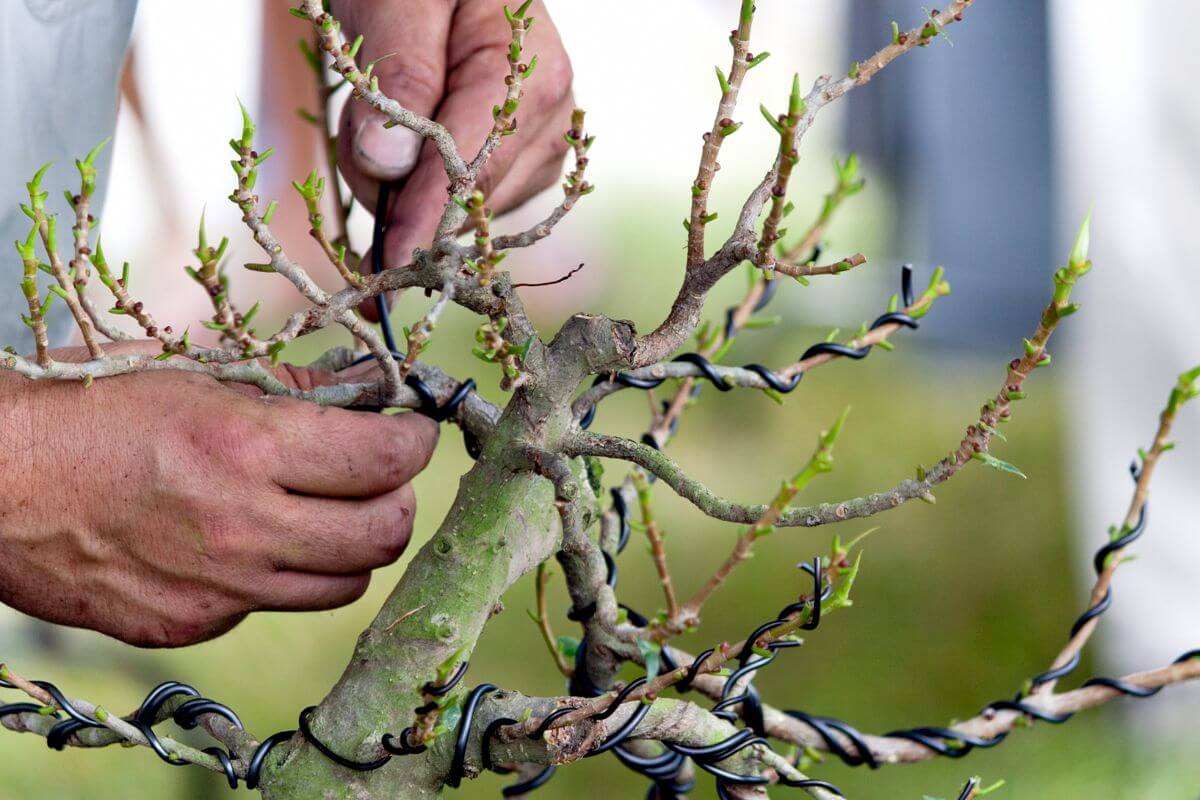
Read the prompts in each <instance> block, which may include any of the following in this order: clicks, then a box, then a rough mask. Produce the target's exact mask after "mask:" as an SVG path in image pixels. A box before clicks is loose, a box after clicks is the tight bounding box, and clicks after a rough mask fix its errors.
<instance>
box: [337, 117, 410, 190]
mask: <svg viewBox="0 0 1200 800" xmlns="http://www.w3.org/2000/svg"><path fill="white" fill-rule="evenodd" d="M384 119H385V118H384V117H383V115H381V114H379V113H378V112H376V111H372V112H371V113H370V114H367V115H365V116H364V117H363V118H362V119H361V120H360V121H359V122H358V129H357V130H356V131H355V133H354V148H353V150H352V155H353V157H354V161H355V164H357V166H358V168H359V169H360V170H361V171H362V172H363V174H365V175H368V176H370V177H372V178H374V179H375V180H377V181H395V180H399V179H400V178H403V177H405V176H407V175H408V174H409V173H411V172H412V171H413V169H414V168H415V167H416V166H417V161H418V160H419V159H420V157H421V145H422V139H421V136H420V134H418V133H416V132H415V131H412V130H409V129H408V128H403V127H395V128H385V127H384V126H383V123H384Z"/></svg>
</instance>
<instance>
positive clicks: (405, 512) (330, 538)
mask: <svg viewBox="0 0 1200 800" xmlns="http://www.w3.org/2000/svg"><path fill="white" fill-rule="evenodd" d="M274 505H275V508H274V511H273V513H272V515H271V516H272V519H270V520H264V521H263V524H264V526H265V528H264V533H265V536H264V541H265V543H266V547H267V549H268V550H269V553H268V560H269V563H270V564H271V565H272V566H273V567H274V568H275V569H277V570H280V571H294V572H312V573H319V574H324V575H352V574H355V573H360V572H369V571H370V570H373V569H378V568H379V567H385V566H387V565H388V564H391V563H392V562H394V561H395V560H396V559H397V558H399V557H400V555H401V554H402V553H403V552H404V549H405V548H406V547H407V546H408V541H409V539H410V538H412V530H413V518H414V516H415V515H416V509H417V501H416V496H415V495H414V493H413V489H412V486H409V485H406V486H403V487H401V488H399V489H396V490H394V491H392V492H389V493H388V494H386V495H382V496H380V497H374V498H371V499H369V500H335V499H329V498H316V497H304V496H300V495H293V496H289V497H286V498H281V502H280V503H278V504H274Z"/></svg>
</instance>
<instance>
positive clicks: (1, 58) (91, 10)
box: [0, 0, 137, 353]
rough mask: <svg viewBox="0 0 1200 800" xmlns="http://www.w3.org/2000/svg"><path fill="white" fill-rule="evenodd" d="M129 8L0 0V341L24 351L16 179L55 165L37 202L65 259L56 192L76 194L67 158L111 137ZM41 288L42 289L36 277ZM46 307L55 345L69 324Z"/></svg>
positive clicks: (65, 225) (66, 215) (97, 203)
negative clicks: (1, 119) (52, 223)
mask: <svg viewBox="0 0 1200 800" xmlns="http://www.w3.org/2000/svg"><path fill="white" fill-rule="evenodd" d="M136 8H137V2H136V0H3V2H0V108H3V109H4V116H5V118H6V121H7V122H6V124H5V125H4V128H3V134H2V137H3V138H2V142H0V264H2V265H3V267H2V268H0V346H4V345H12V346H13V347H15V348H16V349H17V350H18V352H23V353H27V352H30V351H31V350H32V349H33V338H32V335H31V334H30V331H29V329H28V328H26V327H25V325H24V324H23V323H22V322H21V317H20V314H21V313H22V312H23V311H25V310H26V307H25V299H24V297H23V296H22V295H21V292H20V290H19V288H18V284H19V283H20V281H21V274H22V266H21V262H20V259H19V257H18V256H17V253H16V251H15V249H14V248H13V242H14V241H16V240H17V239H21V240H24V239H25V237H26V236H28V234H29V230H30V227H31V225H32V223H31V222H30V220H29V218H28V217H26V216H25V215H24V214H23V213H21V210H20V208H18V204H19V203H28V202H29V196H28V192H27V191H26V188H25V184H26V182H28V181H29V179H30V178H32V177H33V174H34V172H36V171H37V169H38V167H40V166H41V165H42V164H45V163H46V162H47V161H53V162H55V163H54V166H52V167H51V168H50V169H49V170H48V171H47V173H46V175H45V177H44V178H43V179H42V188H43V190H45V191H48V192H49V195H50V196H49V198H47V207H48V208H49V209H50V210H51V211H52V212H57V213H58V214H59V217H60V219H59V224H58V246H59V250H60V252H61V253H64V254H65V255H68V256H69V254H70V253H71V241H72V240H71V225H72V224H73V221H72V216H71V211H70V208H68V206H67V204H66V200H65V198H64V197H63V190H64V189H65V190H68V191H70V192H71V193H72V194H75V193H76V192H78V191H79V173H78V172H77V171H76V169H75V159H77V158H82V157H83V156H85V155H86V154H87V153H88V152H89V151H90V150H91V149H92V148H94V147H95V146H96V145H97V144H99V143H100V142H102V141H103V140H104V139H105V138H107V137H110V136H112V134H113V129H114V128H115V126H116V119H117V101H118V91H119V90H118V82H119V76H120V70H121V64H122V62H123V60H124V57H125V48H126V46H127V45H128V43H129V34H130V30H131V28H132V26H133V15H134V11H135V10H136ZM111 153H112V147H111V145H110V146H109V147H106V148H105V149H104V150H103V151H102V152H101V154H100V156H99V157H98V158H97V167H98V171H99V179H98V181H97V186H96V194H95V199H94V200H93V203H92V208H93V211H92V214H93V215H94V216H96V217H97V218H98V219H99V218H100V217H101V208H102V205H103V200H104V193H105V188H106V186H107V178H108V168H109V163H110V154H111ZM100 221H101V222H103V220H102V219H101V220H100ZM42 277H43V278H45V276H42ZM42 285H43V293H44V292H45V289H44V286H45V281H44V280H43V281H42ZM54 305H55V306H56V308H53V309H52V312H51V320H50V321H51V325H50V340H51V344H52V345H62V344H64V343H65V342H66V340H67V339H68V337H69V335H70V324H71V321H70V319H69V315H68V314H66V313H65V311H66V309H65V307H63V305H62V304H61V303H55V304H54Z"/></svg>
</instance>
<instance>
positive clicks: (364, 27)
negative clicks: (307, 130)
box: [338, 0, 454, 208]
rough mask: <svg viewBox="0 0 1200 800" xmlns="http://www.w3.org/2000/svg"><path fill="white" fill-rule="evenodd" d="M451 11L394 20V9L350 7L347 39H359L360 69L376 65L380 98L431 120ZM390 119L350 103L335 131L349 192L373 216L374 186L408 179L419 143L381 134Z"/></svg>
mask: <svg viewBox="0 0 1200 800" xmlns="http://www.w3.org/2000/svg"><path fill="white" fill-rule="evenodd" d="M453 6H454V4H453V3H452V2H450V0H432V2H426V3H424V4H423V8H422V9H421V10H420V13H404V12H403V11H402V12H400V13H397V8H396V5H395V4H392V3H353V4H350V5H348V6H347V8H346V16H345V19H344V20H343V22H344V25H345V28H346V32H347V36H348V38H350V39H353V38H354V37H355V36H357V35H359V34H362V35H363V44H362V48H361V50H360V52H359V55H358V63H359V65H360V66H362V67H364V68H365V66H366V64H368V63H370V62H372V61H375V60H376V59H381V60H380V61H378V63H377V64H376V65H375V68H374V72H373V73H372V74H373V75H374V77H377V78H378V79H379V89H380V91H382V92H383V94H385V95H387V96H388V97H391V98H392V99H394V100H396V101H397V102H398V103H400V105H402V106H404V107H405V108H407V109H408V110H410V111H413V112H414V113H417V114H420V115H422V116H431V115H432V114H433V112H434V109H435V108H437V105H438V102H439V101H440V100H441V98H442V95H443V93H444V88H445V87H444V82H445V74H446V43H447V38H448V36H449V31H450V21H451V18H452V14H453ZM386 121H387V117H386V116H384V115H383V114H381V113H380V112H378V111H376V110H375V109H373V108H371V106H369V105H368V104H366V103H364V102H358V101H351V102H349V103H347V104H346V106H345V109H344V110H343V112H342V117H341V120H340V122H339V129H338V134H339V135H338V149H339V152H338V165H339V166H340V167H341V170H342V174H343V175H344V176H345V178H346V181H347V182H348V183H349V184H350V188H351V190H353V192H354V195H355V196H356V197H357V198H358V199H359V201H360V202H362V203H364V204H366V205H367V208H374V200H375V193H376V190H377V187H378V182H379V181H394V180H397V179H399V178H402V177H404V176H406V175H408V174H409V173H410V172H412V171H413V169H414V168H415V167H416V165H417V161H418V159H419V158H420V154H421V147H422V139H421V137H420V135H419V134H416V133H414V132H413V131H411V130H408V129H407V128H404V127H396V128H390V129H389V128H385V127H383V123H384V122H386Z"/></svg>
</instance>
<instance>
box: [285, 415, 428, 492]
mask: <svg viewBox="0 0 1200 800" xmlns="http://www.w3.org/2000/svg"><path fill="white" fill-rule="evenodd" d="M263 401H264V402H266V403H269V404H271V405H272V406H273V407H274V408H276V409H278V412H279V413H278V414H277V415H276V417H277V419H276V421H275V424H274V429H275V430H274V441H275V443H276V448H275V452H274V458H273V459H272V464H271V466H270V467H269V477H270V478H271V480H273V481H274V482H275V484H276V485H277V486H279V487H281V488H283V489H286V490H288V491H291V492H298V493H302V494H306V495H313V496H316V497H374V496H375V495H381V494H385V493H387V492H390V491H393V490H394V489H397V488H399V487H401V486H403V485H404V484H406V483H408V482H409V481H411V480H412V479H413V478H414V477H415V476H416V474H417V473H418V472H420V471H421V470H423V469H424V468H425V465H426V464H428V463H429V458H430V456H431V455H432V453H433V448H434V446H435V445H436V444H437V440H438V426H437V423H435V422H434V421H433V420H431V419H429V418H428V417H424V416H421V415H420V414H412V413H406V414H393V415H386V414H377V413H373V412H367V411H347V410H346V409H342V408H322V407H320V406H316V405H313V404H311V403H306V402H304V401H302V400H294V399H292V398H280V397H269V398H264V400H263Z"/></svg>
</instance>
